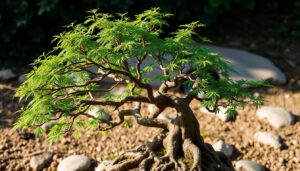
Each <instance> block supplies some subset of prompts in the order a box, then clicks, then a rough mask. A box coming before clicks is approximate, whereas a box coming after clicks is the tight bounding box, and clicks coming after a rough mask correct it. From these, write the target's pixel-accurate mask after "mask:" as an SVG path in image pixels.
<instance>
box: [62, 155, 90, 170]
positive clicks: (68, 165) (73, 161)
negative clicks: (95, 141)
mask: <svg viewBox="0 0 300 171" xmlns="http://www.w3.org/2000/svg"><path fill="white" fill-rule="evenodd" d="M90 166H91V161H90V159H89V158H87V157H86V156H84V155H71V156H69V157H67V158H65V159H63V160H62V161H61V162H60V163H59V165H58V167H57V171H88V170H89V167H90Z"/></svg>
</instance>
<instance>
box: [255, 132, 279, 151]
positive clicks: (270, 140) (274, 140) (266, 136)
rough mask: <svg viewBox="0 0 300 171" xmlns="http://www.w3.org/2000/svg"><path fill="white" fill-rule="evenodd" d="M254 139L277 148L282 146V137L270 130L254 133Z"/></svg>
mask: <svg viewBox="0 0 300 171" xmlns="http://www.w3.org/2000/svg"><path fill="white" fill-rule="evenodd" d="M254 139H255V140H256V141H257V142H259V143H261V144H265V145H270V146H272V147H275V148H280V147H281V146H282V144H281V142H280V137H279V136H277V135H274V134H272V133H270V132H261V131H259V132H257V133H255V134H254Z"/></svg>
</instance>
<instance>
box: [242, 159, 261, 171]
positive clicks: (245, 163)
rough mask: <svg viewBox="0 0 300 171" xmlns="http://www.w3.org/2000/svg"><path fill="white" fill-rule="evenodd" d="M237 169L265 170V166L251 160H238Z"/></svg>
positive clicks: (245, 170) (247, 170) (249, 170)
mask: <svg viewBox="0 0 300 171" xmlns="http://www.w3.org/2000/svg"><path fill="white" fill-rule="evenodd" d="M236 169H237V171H239V170H242V169H244V171H264V170H265V168H264V166H262V165H261V164H259V163H256V162H253V161H250V160H239V161H238V162H236Z"/></svg>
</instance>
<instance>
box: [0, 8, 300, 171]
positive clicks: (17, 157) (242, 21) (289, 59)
mask: <svg viewBox="0 0 300 171" xmlns="http://www.w3.org/2000/svg"><path fill="white" fill-rule="evenodd" d="M287 16H288V15H282V16H281V15H278V14H277V13H276V14H271V15H268V14H267V13H263V14H255V15H254V16H252V15H250V16H247V14H246V16H245V15H235V14H233V15H231V16H224V20H223V19H220V20H219V22H218V25H217V26H216V28H215V29H209V33H208V37H209V38H210V39H211V40H212V41H213V42H214V44H218V45H223V46H231V47H235V48H241V49H246V50H250V51H252V52H255V53H258V54H261V55H263V56H265V57H267V58H269V59H271V60H272V61H273V62H274V63H275V64H276V65H277V66H278V67H279V68H280V69H282V71H283V72H284V73H285V74H286V75H287V77H288V84H286V85H284V86H276V87H274V88H270V89H260V90H255V91H253V93H256V95H260V96H262V97H263V98H264V99H265V100H266V101H265V104H264V105H266V106H278V107H284V108H285V109H286V110H288V111H289V112H291V113H293V114H295V115H296V116H298V117H300V60H299V56H300V49H299V45H300V39H299V37H293V36H289V35H285V34H282V33H280V28H281V26H286V27H288V28H289V26H288V23H287V21H288V20H287ZM233 21H234V22H233ZM222 22H223V23H222ZM219 26H222V27H221V28H220V27H219ZM276 28H278V29H276ZM291 31H293V30H291ZM298 36H299V35H298ZM13 69H15V70H17V68H13ZM16 73H18V72H16ZM19 73H24V72H22V71H19ZM17 86H18V83H17V81H15V80H12V81H6V82H0V131H1V134H0V170H1V171H2V170H8V171H10V170H13V171H15V170H16V171H17V170H31V169H30V166H29V161H30V158H31V157H32V156H33V155H35V154H38V153H39V152H44V151H50V152H52V153H54V157H53V161H52V163H51V164H50V166H49V167H48V168H47V169H44V170H48V171H50V170H53V171H54V170H56V168H57V165H58V163H59V162H60V161H61V160H62V159H64V158H66V157H67V156H69V155H71V154H84V155H86V156H88V157H89V158H90V159H92V160H93V164H92V167H95V166H97V164H98V163H99V162H101V161H102V160H104V159H112V158H114V157H116V156H117V155H118V154H120V153H122V151H125V150H128V149H131V148H133V147H135V146H138V145H141V144H143V143H144V142H146V141H147V140H149V139H150V138H151V137H153V136H154V135H155V134H156V133H157V131H158V130H155V129H148V128H144V127H140V126H137V125H136V124H133V126H132V127H131V128H121V127H119V128H116V129H114V130H112V131H111V132H109V134H107V135H104V134H101V133H100V132H98V131H96V130H89V131H86V132H85V133H84V134H83V135H82V136H81V137H80V138H73V137H71V136H65V137H64V138H62V139H61V140H60V141H58V142H55V143H54V144H49V142H48V140H47V139H46V138H45V137H40V138H34V137H32V136H31V134H19V133H17V132H14V131H12V130H11V127H12V125H13V123H14V122H15V121H16V119H17V117H18V114H16V111H17V110H18V108H19V107H20V106H21V105H19V104H18V99H15V98H13V94H14V90H13V89H14V88H16V87H17ZM191 106H192V109H193V110H194V112H195V114H196V116H197V118H198V119H199V122H200V125H201V132H202V136H204V139H205V141H206V142H208V143H214V142H217V141H218V140H220V139H223V140H224V141H225V142H226V143H229V144H232V145H234V147H235V150H234V154H233V156H232V161H233V163H234V164H235V163H236V161H238V160H241V159H249V160H251V161H255V162H258V163H260V164H262V165H264V166H265V167H266V168H267V169H268V170H272V171H300V121H299V119H298V122H296V123H295V124H294V125H292V126H288V127H284V128H280V129H275V128H273V127H272V126H271V125H270V124H269V123H268V122H267V121H266V120H260V119H259V118H258V117H257V116H256V109H255V108H253V107H251V106H248V107H246V108H245V109H240V110H239V111H238V113H239V115H238V116H237V119H236V121H235V122H223V121H221V120H219V119H218V118H216V117H214V116H211V115H207V114H203V113H201V112H200V110H199V108H200V104H199V103H197V102H196V101H194V102H193V103H192V104H191ZM257 131H268V132H272V133H274V134H276V135H279V136H280V137H282V139H283V142H284V144H285V145H284V147H283V148H282V149H276V148H273V147H270V146H267V145H262V144H259V143H258V142H256V141H254V138H253V136H254V134H255V132H257Z"/></svg>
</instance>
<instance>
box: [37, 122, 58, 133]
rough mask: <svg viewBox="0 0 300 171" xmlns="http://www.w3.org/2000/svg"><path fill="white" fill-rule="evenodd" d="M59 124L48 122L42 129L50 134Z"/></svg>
mask: <svg viewBox="0 0 300 171" xmlns="http://www.w3.org/2000/svg"><path fill="white" fill-rule="evenodd" d="M56 123H57V121H50V122H46V123H44V124H43V125H42V126H41V128H42V129H43V130H44V131H45V132H46V133H48V132H49V131H50V129H51V128H52V127H53V126H54V125H55V124H56Z"/></svg>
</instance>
